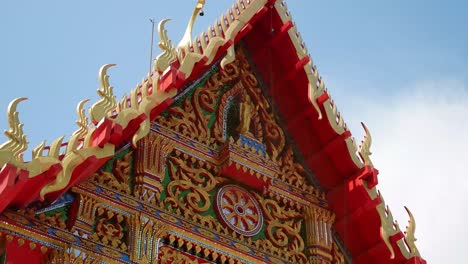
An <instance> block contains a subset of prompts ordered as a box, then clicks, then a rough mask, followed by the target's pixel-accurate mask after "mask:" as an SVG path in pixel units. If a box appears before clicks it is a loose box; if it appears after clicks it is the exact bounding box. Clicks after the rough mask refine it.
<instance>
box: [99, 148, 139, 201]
mask: <svg viewBox="0 0 468 264" xmlns="http://www.w3.org/2000/svg"><path fill="white" fill-rule="evenodd" d="M132 155H133V152H132V151H130V152H128V153H127V154H125V155H124V156H123V157H122V158H121V159H116V160H115V161H114V166H113V168H112V172H108V171H104V170H99V171H97V172H95V173H94V174H93V176H92V177H91V180H92V181H94V182H96V183H98V184H100V185H104V186H107V187H108V188H111V189H114V190H117V191H119V192H122V193H125V194H130V193H131V190H130V185H129V184H130V165H131V159H132Z"/></svg>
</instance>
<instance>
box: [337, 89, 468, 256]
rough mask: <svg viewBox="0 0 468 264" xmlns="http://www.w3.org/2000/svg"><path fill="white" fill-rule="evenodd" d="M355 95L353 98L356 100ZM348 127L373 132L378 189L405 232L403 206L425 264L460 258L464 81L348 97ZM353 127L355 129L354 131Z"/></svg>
mask: <svg viewBox="0 0 468 264" xmlns="http://www.w3.org/2000/svg"><path fill="white" fill-rule="evenodd" d="M355 99H356V98H355ZM347 103H348V104H352V105H353V106H355V108H353V110H352V111H351V112H352V113H346V112H345V114H346V115H347V116H348V117H355V118H359V120H354V119H353V118H351V120H350V121H352V122H350V124H351V130H352V131H353V132H354V134H355V135H357V137H356V138H357V141H360V138H361V136H362V132H360V130H362V129H361V128H358V127H357V124H359V121H361V120H362V121H365V123H366V125H367V126H368V127H369V129H370V132H371V134H372V136H373V148H372V152H373V156H372V159H373V162H374V164H375V166H376V167H377V168H378V169H379V171H380V174H379V189H380V190H381V191H382V194H383V197H384V198H385V201H386V203H387V204H388V205H389V206H390V209H391V210H392V212H393V215H394V217H395V219H398V220H399V223H400V228H401V229H402V231H404V229H405V226H406V224H407V219H408V216H407V215H406V212H405V211H404V209H403V206H404V205H406V206H408V207H409V208H410V210H411V211H412V212H413V215H414V216H415V218H416V224H417V227H416V237H417V238H418V241H417V242H416V243H417V245H418V248H419V250H420V252H421V254H422V256H423V257H424V258H425V259H426V260H427V261H428V262H429V263H466V262H465V261H466V260H464V257H463V255H465V254H466V253H467V252H466V250H467V249H468V242H466V238H467V237H468V228H467V226H468V225H467V223H466V221H467V219H468V205H467V202H468V87H467V86H466V85H465V84H464V83H463V82H457V81H433V82H423V83H418V84H416V85H412V86H410V87H408V88H407V89H404V90H401V92H400V93H399V94H397V95H392V96H389V97H386V98H380V99H377V101H376V99H375V98H372V99H371V98H369V99H368V98H360V99H357V100H352V102H350V101H348V102H347ZM356 132H358V133H356Z"/></svg>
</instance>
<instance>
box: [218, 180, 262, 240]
mask: <svg viewBox="0 0 468 264" xmlns="http://www.w3.org/2000/svg"><path fill="white" fill-rule="evenodd" d="M216 209H217V213H218V216H219V218H220V219H221V221H222V222H223V223H224V224H225V225H227V226H228V227H229V228H231V229H232V230H234V231H235V232H237V233H239V234H242V235H244V236H255V235H256V234H258V232H260V230H261V229H262V226H263V215H262V210H261V208H260V205H259V204H258V202H257V200H256V199H255V197H253V195H251V194H250V193H249V192H248V191H247V190H245V189H243V188H241V187H239V186H236V185H225V186H223V187H221V188H220V189H219V190H218V193H217V195H216Z"/></svg>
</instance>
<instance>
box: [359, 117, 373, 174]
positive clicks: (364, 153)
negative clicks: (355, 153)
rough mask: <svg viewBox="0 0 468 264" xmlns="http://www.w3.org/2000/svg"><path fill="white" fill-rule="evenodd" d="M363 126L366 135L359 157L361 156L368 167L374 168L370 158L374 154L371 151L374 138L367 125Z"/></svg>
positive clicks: (360, 147)
mask: <svg viewBox="0 0 468 264" xmlns="http://www.w3.org/2000/svg"><path fill="white" fill-rule="evenodd" d="M361 125H362V127H363V128H364V131H365V133H366V135H365V136H364V139H363V140H362V142H361V146H359V156H361V158H362V160H363V161H364V164H365V165H366V166H370V167H374V164H373V163H372V161H371V159H370V156H371V155H372V152H371V151H370V148H371V145H372V136H371V134H370V132H369V129H367V127H366V125H365V124H364V123H362V122H361Z"/></svg>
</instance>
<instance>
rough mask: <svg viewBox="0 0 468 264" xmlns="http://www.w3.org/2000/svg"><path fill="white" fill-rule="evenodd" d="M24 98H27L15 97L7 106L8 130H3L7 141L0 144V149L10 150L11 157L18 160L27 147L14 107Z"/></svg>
mask: <svg viewBox="0 0 468 264" xmlns="http://www.w3.org/2000/svg"><path fill="white" fill-rule="evenodd" d="M24 100H27V98H24V97H21V98H16V99H15V100H13V101H12V102H11V103H10V105H9V106H8V124H9V130H7V131H5V136H6V137H7V138H8V141H7V142H5V143H3V144H2V145H0V150H3V152H5V151H6V152H10V153H11V154H12V156H13V159H15V160H16V161H20V162H23V152H24V151H25V150H26V149H27V148H28V142H27V141H26V135H24V133H23V124H21V123H20V121H19V113H18V112H17V111H16V107H17V106H18V104H19V103H20V102H21V101H24ZM0 156H2V154H0ZM0 160H3V158H2V157H0Z"/></svg>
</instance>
